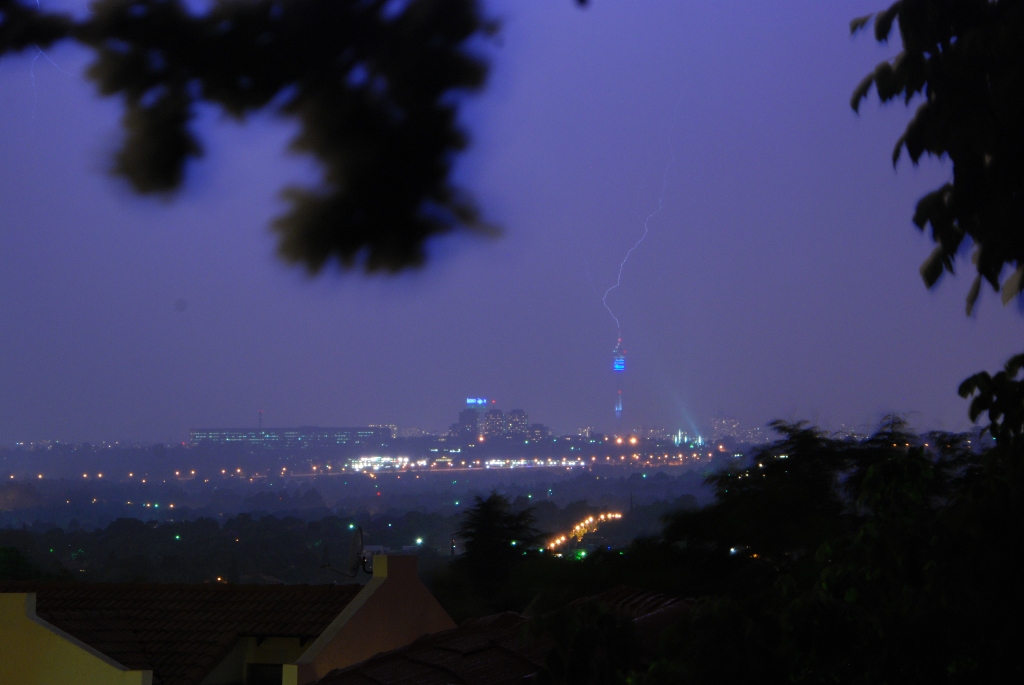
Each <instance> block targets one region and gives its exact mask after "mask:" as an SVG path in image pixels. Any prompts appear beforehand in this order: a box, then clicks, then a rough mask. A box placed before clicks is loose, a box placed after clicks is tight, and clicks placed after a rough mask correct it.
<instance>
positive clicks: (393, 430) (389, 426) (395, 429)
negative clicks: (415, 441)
mask: <svg viewBox="0 0 1024 685" xmlns="http://www.w3.org/2000/svg"><path fill="white" fill-rule="evenodd" d="M368 428H383V429H385V430H387V431H388V432H389V433H390V435H391V439H392V440H394V439H395V438H397V437H398V426H396V425H395V424H393V423H371V424H370V425H369V426H368Z"/></svg>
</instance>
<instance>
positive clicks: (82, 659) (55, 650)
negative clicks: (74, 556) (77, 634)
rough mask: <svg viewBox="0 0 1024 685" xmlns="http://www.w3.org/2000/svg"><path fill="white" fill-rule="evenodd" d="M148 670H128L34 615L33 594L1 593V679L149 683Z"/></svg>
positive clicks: (37, 683)
mask: <svg viewBox="0 0 1024 685" xmlns="http://www.w3.org/2000/svg"><path fill="white" fill-rule="evenodd" d="M152 682H153V672H152V671H132V670H129V669H127V668H126V667H124V666H122V665H121V664H119V663H117V662H116V661H114V660H112V659H110V658H109V657H107V656H105V655H103V654H100V653H99V652H97V651H96V650H95V649H93V648H91V647H89V646H88V645H86V644H84V643H82V642H81V641H79V640H77V639H76V638H74V637H72V636H70V635H68V634H67V633H65V632H64V631H62V630H60V629H59V628H57V627H55V626H52V625H50V624H49V623H47V622H46V621H43V620H42V619H40V618H39V617H38V616H36V596H35V594H34V593H22V592H5V593H0V683H5V684H6V683H18V684H19V685H65V684H66V683H75V684H76V685H152Z"/></svg>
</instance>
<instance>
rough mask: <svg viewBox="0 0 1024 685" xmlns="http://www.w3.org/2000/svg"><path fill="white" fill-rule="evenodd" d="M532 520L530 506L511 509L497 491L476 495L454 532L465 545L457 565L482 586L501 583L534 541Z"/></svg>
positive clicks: (492, 585) (537, 532)
mask: <svg viewBox="0 0 1024 685" xmlns="http://www.w3.org/2000/svg"><path fill="white" fill-rule="evenodd" d="M533 523H534V519H533V513H532V511H531V510H530V509H525V510H523V511H519V512H514V511H512V509H511V506H510V504H509V501H508V499H507V498H505V497H503V496H502V495H499V494H498V493H497V492H492V493H491V494H490V495H489V496H488V497H487V499H484V498H482V497H477V498H476V500H475V502H474V504H473V506H472V507H470V508H469V509H468V510H467V511H466V513H465V516H464V517H463V520H462V524H461V525H460V526H459V529H458V532H457V533H456V534H457V535H458V537H459V538H461V539H462V541H463V545H464V547H465V553H464V554H463V555H462V557H461V559H460V560H459V561H460V564H461V565H462V566H463V567H464V568H465V569H466V570H467V571H468V572H469V574H470V576H471V578H472V579H473V580H474V581H475V582H476V583H477V584H478V585H479V586H480V587H481V588H495V587H498V586H500V585H501V584H502V583H504V582H505V581H506V580H507V579H508V576H509V572H510V571H511V570H512V568H513V567H514V566H515V565H516V564H517V563H518V562H519V561H521V560H522V558H523V556H524V554H527V553H528V550H529V549H531V548H532V547H533V545H534V544H535V543H536V540H537V538H538V536H539V531H538V530H537V529H536V528H534V526H533Z"/></svg>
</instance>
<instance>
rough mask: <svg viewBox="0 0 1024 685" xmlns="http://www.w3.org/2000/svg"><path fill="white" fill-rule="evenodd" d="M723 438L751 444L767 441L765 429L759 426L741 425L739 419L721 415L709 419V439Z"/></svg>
mask: <svg viewBox="0 0 1024 685" xmlns="http://www.w3.org/2000/svg"><path fill="white" fill-rule="evenodd" d="M725 438H731V439H732V440H734V441H736V442H745V443H749V444H751V445H756V444H760V443H762V442H767V441H768V439H769V438H768V435H767V434H766V431H763V430H761V429H760V428H743V427H741V426H740V421H739V419H733V418H721V417H720V418H715V419H711V439H712V440H723V439H725Z"/></svg>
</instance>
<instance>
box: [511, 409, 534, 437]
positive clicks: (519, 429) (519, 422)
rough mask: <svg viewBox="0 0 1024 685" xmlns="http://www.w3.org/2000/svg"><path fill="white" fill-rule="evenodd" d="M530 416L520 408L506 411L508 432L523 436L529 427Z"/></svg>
mask: <svg viewBox="0 0 1024 685" xmlns="http://www.w3.org/2000/svg"><path fill="white" fill-rule="evenodd" d="M529 424H530V417H529V415H528V414H527V413H526V412H525V411H523V410H522V409H513V410H512V411H510V412H509V413H508V434H509V435H515V436H524V435H526V431H527V430H528V429H529V427H530V425H529Z"/></svg>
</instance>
